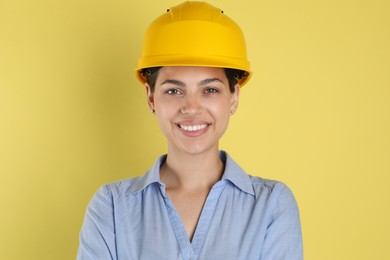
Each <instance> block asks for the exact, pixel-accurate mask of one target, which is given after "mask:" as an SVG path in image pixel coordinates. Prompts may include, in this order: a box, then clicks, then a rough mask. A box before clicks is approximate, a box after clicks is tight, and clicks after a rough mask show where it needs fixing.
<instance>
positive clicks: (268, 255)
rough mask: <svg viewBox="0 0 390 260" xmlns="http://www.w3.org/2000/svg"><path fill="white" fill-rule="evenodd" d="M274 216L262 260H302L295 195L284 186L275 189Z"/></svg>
mask: <svg viewBox="0 0 390 260" xmlns="http://www.w3.org/2000/svg"><path fill="white" fill-rule="evenodd" d="M274 192H275V193H276V194H274V195H275V197H274V199H275V201H273V203H274V207H273V214H272V218H271V222H270V223H269V225H268V228H267V231H266V235H265V240H264V245H263V250H262V253H261V257H260V259H261V260H302V259H303V249H302V232H301V224H300V220H299V210H298V205H297V203H296V200H295V198H294V195H293V194H292V192H291V190H290V189H289V188H288V187H286V186H285V185H284V184H282V183H279V185H276V186H275V188H274Z"/></svg>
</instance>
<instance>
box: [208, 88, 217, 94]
mask: <svg viewBox="0 0 390 260" xmlns="http://www.w3.org/2000/svg"><path fill="white" fill-rule="evenodd" d="M205 92H206V93H218V92H219V91H218V89H216V88H207V89H206V90H205Z"/></svg>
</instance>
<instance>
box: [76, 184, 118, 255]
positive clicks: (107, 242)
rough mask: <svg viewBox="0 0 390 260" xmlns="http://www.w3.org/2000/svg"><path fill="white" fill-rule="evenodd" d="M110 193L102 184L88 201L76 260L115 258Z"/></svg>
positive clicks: (112, 211)
mask: <svg viewBox="0 0 390 260" xmlns="http://www.w3.org/2000/svg"><path fill="white" fill-rule="evenodd" d="M113 209H114V207H113V199H112V193H111V192H110V191H109V190H108V188H107V187H106V186H103V187H102V188H101V189H100V190H99V191H97V192H96V193H95V195H94V196H93V198H92V200H91V201H90V203H89V205H88V207H87V211H86V214H85V217H84V223H83V225H82V228H81V232H80V244H79V249H78V253H77V260H90V259H91V260H92V259H93V260H99V259H101V260H103V259H104V260H109V259H111V260H116V259H117V256H116V245H115V226H114V210H113Z"/></svg>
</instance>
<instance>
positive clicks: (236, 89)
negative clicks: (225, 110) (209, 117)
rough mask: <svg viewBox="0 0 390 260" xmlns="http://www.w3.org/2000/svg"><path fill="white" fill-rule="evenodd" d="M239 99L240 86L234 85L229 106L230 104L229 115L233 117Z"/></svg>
mask: <svg viewBox="0 0 390 260" xmlns="http://www.w3.org/2000/svg"><path fill="white" fill-rule="evenodd" d="M239 97H240V85H239V84H236V85H235V86H234V93H232V97H231V104H230V113H231V114H232V115H233V114H234V113H235V112H236V110H237V108H238V99H239Z"/></svg>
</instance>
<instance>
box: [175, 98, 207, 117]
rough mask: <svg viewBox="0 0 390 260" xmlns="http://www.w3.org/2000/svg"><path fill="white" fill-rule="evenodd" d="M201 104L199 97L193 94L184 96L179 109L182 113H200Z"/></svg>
mask: <svg viewBox="0 0 390 260" xmlns="http://www.w3.org/2000/svg"><path fill="white" fill-rule="evenodd" d="M202 109H203V108H202V105H201V102H200V100H199V97H198V96H196V95H193V94H190V95H187V96H186V97H185V98H184V101H183V105H182V107H181V109H180V112H181V113H182V114H189V115H197V114H201V113H202Z"/></svg>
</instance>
